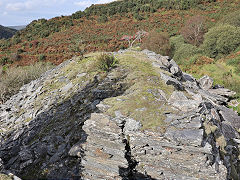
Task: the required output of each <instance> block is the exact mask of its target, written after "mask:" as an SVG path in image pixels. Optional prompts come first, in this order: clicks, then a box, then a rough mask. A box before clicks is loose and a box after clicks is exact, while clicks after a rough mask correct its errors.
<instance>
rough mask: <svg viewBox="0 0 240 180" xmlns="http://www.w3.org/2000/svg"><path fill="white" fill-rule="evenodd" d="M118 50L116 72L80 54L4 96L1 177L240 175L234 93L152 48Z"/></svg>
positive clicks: (0, 133) (0, 130)
mask: <svg viewBox="0 0 240 180" xmlns="http://www.w3.org/2000/svg"><path fill="white" fill-rule="evenodd" d="M113 54H114V55H115V56H116V57H117V58H119V61H120V64H119V65H118V66H117V67H116V68H113V69H111V70H110V71H109V72H105V73H102V72H100V73H98V72H97V71H96V69H94V58H93V57H92V56H88V57H86V58H85V59H83V60H78V59H75V58H73V59H71V60H69V61H66V62H64V63H63V64H61V65H59V66H58V67H56V68H54V69H52V70H50V71H48V72H46V73H45V74H43V75H42V76H41V78H39V79H37V80H35V81H32V82H31V83H29V84H27V85H25V86H23V87H22V88H21V90H20V92H19V93H18V94H16V95H14V96H13V97H12V98H11V99H10V100H8V101H7V102H6V103H5V104H1V105H0V178H2V177H6V178H10V179H13V178H15V179H17V178H18V179H20V178H22V179H69V180H70V179H86V180H96V179H102V180H104V179H107V180H116V179H117V180H118V179H119V180H120V179H124V180H127V179H129V180H134V179H136V180H144V179H146V180H150V179H153V180H155V179H157V180H158V179H160V180H161V179H183V180H186V179H189V180H193V179H212V180H215V179H219V180H220V179H223V180H224V179H234V180H235V179H240V161H239V157H240V156H239V155H240V154H239V144H240V137H239V129H240V117H239V116H238V115H237V113H236V112H234V111H233V110H231V109H228V108H227V107H226V104H227V103H228V102H229V101H230V100H231V96H233V95H234V94H235V93H234V92H232V91H230V90H228V89H225V88H224V87H221V86H217V87H216V86H215V87H213V80H212V79H211V78H210V77H208V76H204V77H203V78H201V79H200V80H196V79H195V78H193V77H192V76H191V75H189V74H186V73H184V72H182V71H181V69H180V68H179V67H178V65H177V64H176V62H175V61H174V60H173V59H171V58H169V57H167V56H161V55H158V54H155V53H154V52H151V51H148V50H144V51H141V52H136V51H132V50H125V51H120V52H116V53H113ZM130 58H132V59H134V61H132V59H130ZM128 59H130V60H129V61H127V60H128ZM126 62H127V63H126ZM128 63H129V64H130V63H131V66H128ZM146 67H147V68H148V69H147V68H146ZM142 72H144V73H145V74H144V73H142ZM146 72H147V75H146ZM141 73H142V74H141ZM144 75H146V76H147V77H145V76H144ZM144 78H145V79H144ZM142 79H143V80H142ZM141 81H142V82H143V83H142V84H141V83H140V82H141ZM138 83H140V85H138Z"/></svg>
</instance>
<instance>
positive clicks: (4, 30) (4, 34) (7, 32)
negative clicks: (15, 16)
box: [0, 25, 17, 39]
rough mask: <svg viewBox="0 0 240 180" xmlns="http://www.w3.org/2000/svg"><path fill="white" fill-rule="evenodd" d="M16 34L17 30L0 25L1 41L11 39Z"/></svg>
mask: <svg viewBox="0 0 240 180" xmlns="http://www.w3.org/2000/svg"><path fill="white" fill-rule="evenodd" d="M16 32H17V30H15V29H11V28H8V27H4V26H1V25H0V39H3V38H4V39H8V38H11V37H12V36H13V35H14V34H15V33H16Z"/></svg>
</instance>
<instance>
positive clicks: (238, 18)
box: [220, 11, 240, 27]
mask: <svg viewBox="0 0 240 180" xmlns="http://www.w3.org/2000/svg"><path fill="white" fill-rule="evenodd" d="M220 23H222V24H229V25H232V26H236V27H240V11H235V12H233V13H230V14H228V15H227V16H224V17H223V18H222V19H221V20H220Z"/></svg>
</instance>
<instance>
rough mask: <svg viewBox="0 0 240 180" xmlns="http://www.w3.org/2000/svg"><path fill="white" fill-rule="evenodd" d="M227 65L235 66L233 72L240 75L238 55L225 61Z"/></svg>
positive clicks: (239, 57) (239, 58)
mask: <svg viewBox="0 0 240 180" xmlns="http://www.w3.org/2000/svg"><path fill="white" fill-rule="evenodd" d="M227 65H231V66H234V67H235V73H237V74H238V75H240V55H239V56H237V57H234V58H232V59H230V60H228V61H227Z"/></svg>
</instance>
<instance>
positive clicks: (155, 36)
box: [141, 31, 171, 55]
mask: <svg viewBox="0 0 240 180" xmlns="http://www.w3.org/2000/svg"><path fill="white" fill-rule="evenodd" d="M141 48H142V49H148V50H150V51H154V52H156V53H158V54H161V55H169V54H170V50H171V46H170V41H169V36H168V34H167V33H163V32H156V31H152V32H150V33H149V35H148V36H147V37H146V38H145V39H144V40H143V43H142V44H141Z"/></svg>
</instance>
